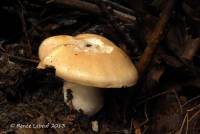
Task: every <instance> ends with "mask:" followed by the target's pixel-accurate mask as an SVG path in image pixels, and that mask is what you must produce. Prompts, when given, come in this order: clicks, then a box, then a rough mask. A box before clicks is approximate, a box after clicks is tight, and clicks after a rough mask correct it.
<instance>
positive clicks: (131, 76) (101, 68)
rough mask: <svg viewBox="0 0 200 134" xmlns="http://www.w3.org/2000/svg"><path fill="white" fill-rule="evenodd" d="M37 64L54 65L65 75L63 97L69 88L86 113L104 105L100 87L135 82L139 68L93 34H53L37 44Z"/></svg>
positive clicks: (73, 102) (58, 71) (89, 113)
mask: <svg viewBox="0 0 200 134" xmlns="http://www.w3.org/2000/svg"><path fill="white" fill-rule="evenodd" d="M39 58H40V60H41V62H40V63H39V65H38V68H43V69H44V68H46V67H54V68H55V69H56V75H57V76H58V77H60V78H62V79H64V81H65V82H64V86H63V92H64V100H65V102H67V99H68V98H67V95H66V93H67V89H71V90H72V95H73V99H72V104H73V106H74V108H75V109H77V110H80V109H81V110H82V111H83V112H84V113H85V114H86V115H94V114H95V113H97V112H98V111H99V110H100V109H101V108H102V106H103V97H102V94H101V89H106V88H122V87H129V86H132V85H134V84H136V82H137V79H138V72H137V70H136V68H135V66H134V64H133V63H132V61H131V60H130V58H129V57H128V56H127V55H126V54H125V52H123V51H122V50H121V49H120V48H119V47H117V46H116V45H115V44H113V43H112V42H111V41H110V40H108V39H106V38H105V37H102V36H100V35H96V34H79V35H77V36H74V37H72V36H67V35H60V36H53V37H50V38H47V39H46V40H44V41H43V42H42V44H41V45H40V48H39Z"/></svg>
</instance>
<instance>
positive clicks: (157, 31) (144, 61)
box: [138, 0, 175, 75]
mask: <svg viewBox="0 0 200 134" xmlns="http://www.w3.org/2000/svg"><path fill="white" fill-rule="evenodd" d="M174 5H175V0H169V1H168V3H167V5H166V7H165V9H163V11H162V13H161V15H160V19H159V21H158V22H157V24H156V26H155V28H154V30H153V32H152V33H150V34H149V35H148V36H147V38H146V42H147V46H146V48H145V50H144V53H143V54H142V56H141V58H140V61H139V64H138V70H139V72H140V74H141V75H142V74H143V73H144V71H145V69H146V68H147V66H148V65H149V63H150V62H151V59H152V57H153V54H154V52H155V50H156V48H157V46H158V43H159V41H160V40H161V37H162V35H163V31H164V29H165V27H166V24H167V22H168V20H169V17H170V14H171V12H172V9H173V7H174Z"/></svg>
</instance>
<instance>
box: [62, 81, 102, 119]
mask: <svg viewBox="0 0 200 134" xmlns="http://www.w3.org/2000/svg"><path fill="white" fill-rule="evenodd" d="M67 89H71V91H72V95H73V99H72V104H73V107H74V108H75V109H76V110H80V109H81V110H82V111H83V112H84V114H86V115H89V116H91V115H94V114H96V113H97V112H98V111H99V110H100V109H101V108H102V107H103V97H102V93H101V92H100V90H99V89H98V88H96V87H89V86H84V85H79V84H75V83H70V82H66V81H65V82H64V85H63V92H64V101H65V103H66V104H68V103H67V100H68V98H67Z"/></svg>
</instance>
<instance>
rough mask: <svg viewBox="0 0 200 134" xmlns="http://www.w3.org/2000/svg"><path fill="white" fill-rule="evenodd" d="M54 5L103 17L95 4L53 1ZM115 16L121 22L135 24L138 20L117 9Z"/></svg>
mask: <svg viewBox="0 0 200 134" xmlns="http://www.w3.org/2000/svg"><path fill="white" fill-rule="evenodd" d="M53 2H54V3H57V4H63V5H66V6H70V7H74V8H78V9H80V10H84V11H87V12H90V13H94V14H98V15H101V10H100V8H99V7H98V6H97V5H96V4H93V3H89V2H86V1H81V0H53ZM113 14H114V15H116V16H117V17H118V18H119V19H120V20H122V21H125V22H134V21H135V20H136V18H135V16H132V15H129V14H126V13H123V12H121V11H118V10H116V9H113Z"/></svg>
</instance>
